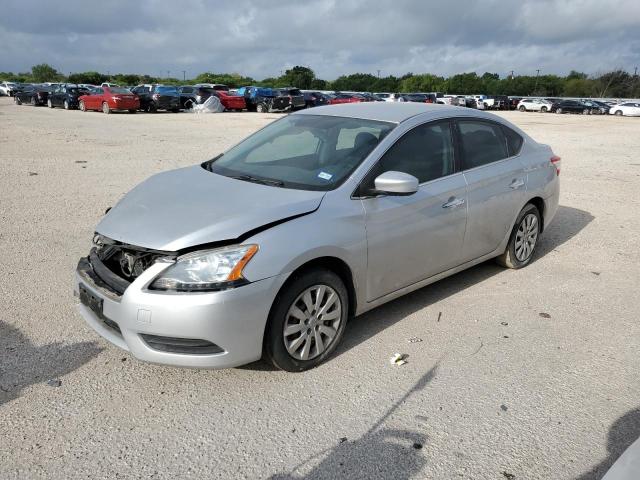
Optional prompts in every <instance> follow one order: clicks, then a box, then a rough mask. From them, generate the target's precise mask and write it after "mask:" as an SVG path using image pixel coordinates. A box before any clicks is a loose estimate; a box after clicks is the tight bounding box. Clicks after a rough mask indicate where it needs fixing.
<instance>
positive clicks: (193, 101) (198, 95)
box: [178, 85, 215, 110]
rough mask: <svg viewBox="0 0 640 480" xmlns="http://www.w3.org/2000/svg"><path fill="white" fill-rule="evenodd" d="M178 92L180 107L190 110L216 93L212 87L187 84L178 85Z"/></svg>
mask: <svg viewBox="0 0 640 480" xmlns="http://www.w3.org/2000/svg"><path fill="white" fill-rule="evenodd" d="M178 93H179V94H180V108H182V109H183V110H190V109H192V108H193V106H194V105H201V104H203V103H204V102H205V101H206V100H207V98H209V97H210V96H211V95H213V94H214V93H215V89H214V88H211V87H199V86H193V85H185V86H183V87H178Z"/></svg>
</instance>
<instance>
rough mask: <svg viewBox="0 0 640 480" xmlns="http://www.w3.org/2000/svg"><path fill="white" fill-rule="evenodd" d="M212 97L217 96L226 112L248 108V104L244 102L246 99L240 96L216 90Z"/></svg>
mask: <svg viewBox="0 0 640 480" xmlns="http://www.w3.org/2000/svg"><path fill="white" fill-rule="evenodd" d="M212 95H215V96H217V97H218V98H219V99H220V103H221V104H222V106H223V107H224V109H225V110H237V111H240V110H244V109H245V108H247V102H245V101H244V97H241V96H240V95H232V94H230V93H229V92H226V91H224V90H215V91H214V92H212Z"/></svg>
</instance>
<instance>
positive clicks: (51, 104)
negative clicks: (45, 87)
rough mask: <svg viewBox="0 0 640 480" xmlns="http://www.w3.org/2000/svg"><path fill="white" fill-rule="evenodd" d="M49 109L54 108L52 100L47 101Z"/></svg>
mask: <svg viewBox="0 0 640 480" xmlns="http://www.w3.org/2000/svg"><path fill="white" fill-rule="evenodd" d="M47 107H49V108H53V102H52V101H51V99H50V98H49V99H47Z"/></svg>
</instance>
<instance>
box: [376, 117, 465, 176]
mask: <svg viewBox="0 0 640 480" xmlns="http://www.w3.org/2000/svg"><path fill="white" fill-rule="evenodd" d="M454 159H455V157H454V151H453V139H452V135H451V127H450V124H449V122H448V121H444V122H436V123H426V124H424V125H419V126H417V127H415V128H414V129H412V130H410V131H409V132H407V133H405V134H404V135H403V136H402V137H401V138H400V139H399V140H398V141H397V142H396V143H395V144H394V145H393V146H392V147H391V148H389V150H387V152H386V153H385V154H384V156H383V157H382V158H381V159H380V161H379V162H378V164H377V165H376V166H375V167H374V168H373V170H372V171H371V172H370V173H369V174H368V175H367V179H366V180H365V182H364V184H365V185H364V186H365V189H369V188H373V181H374V180H375V178H376V177H377V176H378V175H381V174H383V173H385V172H389V171H395V172H403V173H408V174H409V175H413V176H414V177H416V178H417V179H418V182H420V183H424V182H428V181H430V180H435V179H437V178H440V177H445V176H447V175H451V174H452V173H454V171H455V160H454Z"/></svg>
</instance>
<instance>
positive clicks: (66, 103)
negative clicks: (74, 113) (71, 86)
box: [62, 100, 69, 110]
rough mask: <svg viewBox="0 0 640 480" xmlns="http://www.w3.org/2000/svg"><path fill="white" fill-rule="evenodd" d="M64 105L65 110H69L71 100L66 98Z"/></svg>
mask: <svg viewBox="0 0 640 480" xmlns="http://www.w3.org/2000/svg"><path fill="white" fill-rule="evenodd" d="M62 106H63V107H64V109H65V110H69V101H68V100H65V101H64V103H63V104H62Z"/></svg>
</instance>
